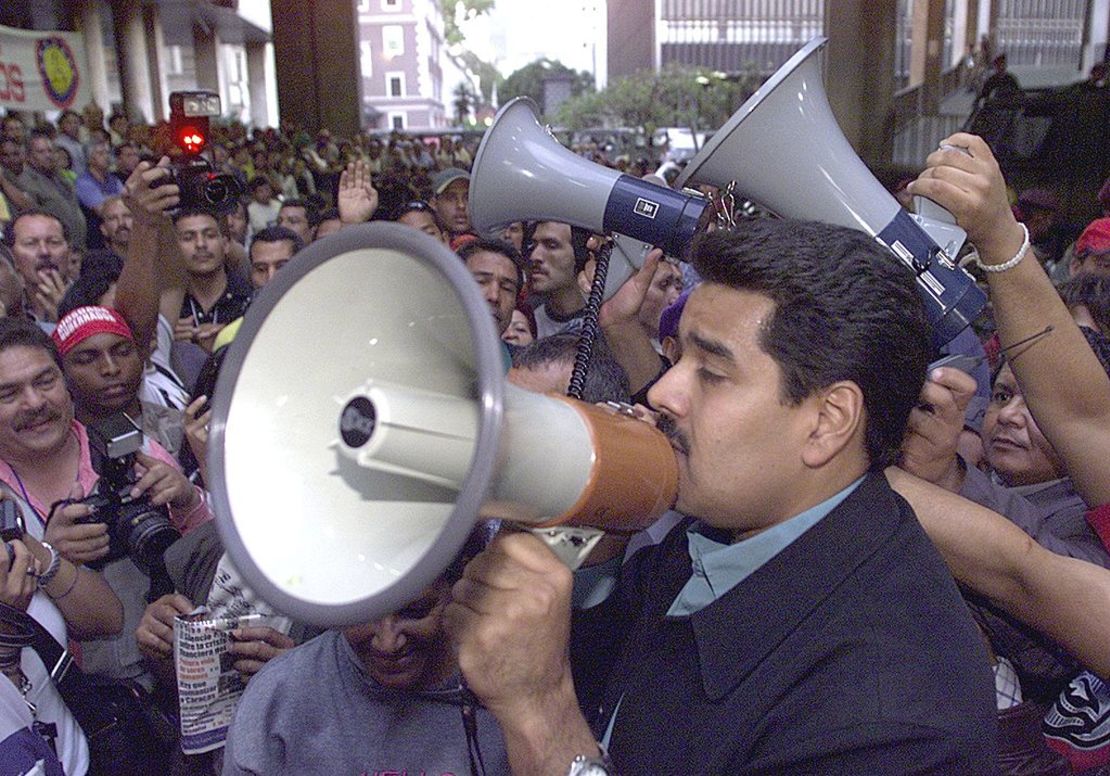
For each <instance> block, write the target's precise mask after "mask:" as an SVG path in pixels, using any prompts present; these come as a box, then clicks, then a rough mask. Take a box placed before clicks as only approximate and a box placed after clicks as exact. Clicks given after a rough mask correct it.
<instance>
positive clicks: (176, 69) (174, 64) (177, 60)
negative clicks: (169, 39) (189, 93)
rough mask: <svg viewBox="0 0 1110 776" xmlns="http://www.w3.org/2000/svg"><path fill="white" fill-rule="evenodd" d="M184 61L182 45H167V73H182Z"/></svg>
mask: <svg viewBox="0 0 1110 776" xmlns="http://www.w3.org/2000/svg"><path fill="white" fill-rule="evenodd" d="M182 73H184V63H183V62H182V60H181V46H166V75H181V74H182Z"/></svg>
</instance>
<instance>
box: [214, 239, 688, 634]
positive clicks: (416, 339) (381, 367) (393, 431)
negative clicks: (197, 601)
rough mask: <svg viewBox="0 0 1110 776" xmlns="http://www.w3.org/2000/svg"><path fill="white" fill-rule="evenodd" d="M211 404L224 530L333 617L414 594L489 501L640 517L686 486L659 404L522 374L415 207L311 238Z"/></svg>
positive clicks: (263, 296) (260, 307)
mask: <svg viewBox="0 0 1110 776" xmlns="http://www.w3.org/2000/svg"><path fill="white" fill-rule="evenodd" d="M212 406H213V417H212V422H211V424H210V436H209V470H210V477H211V483H210V484H211V494H212V504H213V509H214V511H215V514H216V521H217V525H218V528H219V533H220V537H221V538H222V540H223V542H224V546H225V548H226V550H227V552H228V554H229V555H230V557H231V560H232V562H233V563H234V565H235V567H236V568H237V569H238V570H239V572H240V573H241V574H242V576H243V578H244V580H245V581H246V583H247V584H248V585H249V586H250V587H251V588H253V589H254V590H255V591H256V592H257V593H258V594H259V595H260V596H261V597H262V598H263V599H264V600H266V601H268V602H269V603H270V604H271V605H273V606H274V607H275V608H276V609H277V610H279V611H282V612H283V613H286V614H288V615H290V616H292V617H295V618H298V619H300V620H303V621H306V622H311V623H315V624H318V625H322V626H329V627H331V626H339V625H346V624H352V623H358V622H366V621H369V620H373V619H377V618H379V617H381V616H384V615H385V614H388V613H389V612H392V611H395V610H396V609H398V608H400V607H401V606H403V605H404V604H405V603H407V602H409V601H411V600H412V599H413V598H415V597H416V596H417V595H418V594H419V593H420V591H421V590H423V589H424V588H425V587H426V586H427V585H428V584H430V583H431V582H432V581H434V580H435V579H436V578H437V577H438V576H439V575H440V574H441V573H442V572H443V570H444V569H445V568H446V567H447V566H448V564H449V563H450V561H451V560H452V559H453V558H454V556H455V554H456V553H457V552H458V550H459V549H460V548H461V547H462V545H463V543H464V542H465V540H466V537H467V535H468V534H469V533H470V531H471V529H472V527H473V525H474V522H475V520H476V519H477V518H478V516H479V513H480V512H481V514H482V516H483V517H486V516H493V517H511V518H512V519H514V520H517V521H519V522H521V523H522V524H525V525H527V526H528V527H535V526H550V525H560V526H591V527H595V528H601V529H604V530H616V531H634V530H638V529H639V528H641V527H644V526H646V525H648V524H650V522H651V521H652V520H654V519H655V518H656V517H658V516H659V515H660V514H662V512H663V511H665V510H666V509H667V508H668V507H669V506H670V504H671V503H672V502H673V500H674V495H675V492H676V487H677V476H678V475H677V464H676V463H675V459H674V455H673V450H672V449H671V446H670V444H669V442H667V440H666V438H665V437H664V436H663V435H662V434H660V433H659V432H657V431H656V430H655V429H654V428H652V427H651V426H649V425H648V424H646V423H643V422H642V421H639V420H635V419H633V418H628V417H625V416H621V415H614V414H611V413H608V412H606V411H604V410H601V409H599V408H596V407H593V406H591V405H586V404H583V403H581V402H576V401H573V400H571V399H566V398H561V397H555V396H543V395H539V394H531V393H527V392H525V391H522V390H520V389H518V388H515V387H514V386H511V385H508V384H506V383H505V380H504V361H503V350H502V346H501V343H500V340H499V339H498V337H497V334H496V332H495V330H494V326H493V321H492V318H491V315H490V312H489V306H488V305H487V304H486V302H485V301H484V300H483V299H482V297H481V294H480V292H479V289H478V286H477V284H476V283H475V282H474V280H473V278H472V277H471V276H470V273H469V272H468V271H467V269H466V268H465V266H464V265H463V264H462V262H460V261H459V259H458V257H457V256H456V255H455V254H453V253H451V252H450V251H449V250H447V249H446V248H445V247H444V246H443V245H442V244H440V243H439V242H437V241H436V240H433V239H431V238H430V237H428V236H426V235H424V234H422V233H420V232H418V231H416V230H414V229H411V228H409V227H405V226H402V225H398V224H389V223H374V224H366V225H362V226H359V227H352V228H349V229H345V230H343V231H341V232H339V233H337V234H335V235H333V236H331V237H329V238H328V239H327V240H322V241H319V242H316V243H313V244H312V245H310V246H309V247H308V248H306V249H305V250H304V251H302V252H301V253H299V254H298V255H297V258H296V261H294V262H292V263H291V264H290V265H289V266H288V267H286V268H285V269H284V270H282V272H281V273H280V274H278V275H277V276H276V277H275V279H274V280H273V281H272V282H271V283H270V284H269V285H267V286H266V288H265V289H264V290H263V291H262V292H261V293H260V295H259V297H258V298H257V299H256V300H255V302H254V303H253V304H252V306H251V309H250V310H249V311H248V313H247V315H246V318H245V320H244V323H243V326H242V329H241V330H240V332H239V334H238V336H237V337H236V339H235V341H234V342H233V343H232V344H231V346H230V350H229V352H228V355H227V358H226V359H225V362H224V365H223V368H222V370H221V373H220V378H219V381H218V384H217V388H216V392H215V395H214V397H213V401H212Z"/></svg>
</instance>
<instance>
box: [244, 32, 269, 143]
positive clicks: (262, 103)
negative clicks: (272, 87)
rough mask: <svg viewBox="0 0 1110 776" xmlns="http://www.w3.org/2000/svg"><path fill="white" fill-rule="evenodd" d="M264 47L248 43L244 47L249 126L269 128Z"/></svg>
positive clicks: (263, 44) (261, 44) (259, 44)
mask: <svg viewBox="0 0 1110 776" xmlns="http://www.w3.org/2000/svg"><path fill="white" fill-rule="evenodd" d="M266 47H267V44H265V43H248V44H247V46H246V49H247V82H248V85H249V89H250V100H251V124H253V125H254V126H256V127H268V126H270V106H269V100H268V99H267V97H268V94H267V93H268V91H269V89H268V88H267V87H268V84H267V82H266Z"/></svg>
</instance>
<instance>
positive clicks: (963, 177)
mask: <svg viewBox="0 0 1110 776" xmlns="http://www.w3.org/2000/svg"><path fill="white" fill-rule="evenodd" d="M944 145H951V146H957V147H959V148H966V149H967V151H968V153H963V152H961V151H959V150H956V149H945V148H944V147H943V146H944ZM910 191H911V192H912V193H914V194H920V195H922V196H925V197H928V198H929V199H932V200H934V201H936V202H937V203H938V204H940V205H941V206H943V207H944V208H946V209H948V210H949V211H950V212H951V213H952V214H953V215H955V216H956V219H957V221H958V222H959V225H960V226H961V227H963V229H964V230H965V231H966V232H967V235H968V238H969V239H970V240H971V241H972V242H973V243H974V244H975V246H976V248H977V249H978V251H979V258H980V260H981V261H982V263H983V264H985V265H987V266H990V265H996V266H997V265H1000V264H1003V263H1004V262H1006V261H1008V260H1010V259H1011V258H1012V257H1014V256H1016V255H1017V254H1018V252H1019V250H1021V249H1022V247H1023V244H1024V243H1023V241H1024V238H1025V234H1024V232H1023V230H1022V227H1021V226H1020V225H1019V224H1018V223H1017V221H1016V220H1015V219H1014V216H1013V213H1012V212H1011V211H1010V207H1009V203H1008V201H1007V199H1006V184H1005V181H1004V180H1003V179H1002V173H1001V171H1000V169H999V167H998V163H997V162H996V161H995V159H994V155H993V154H992V153H991V150H990V148H989V147H988V146H987V144H986V143H985V142H984V141H983V140H982V139H981V138H979V137H976V136H975V135H969V134H966V133H957V134H955V135H952V136H951V137H948V138H946V139H945V140H944V141H943V142H942V148H941V150H938V151H934V152H933V153H932V154H930V155H929V158H928V160H927V167H926V169H925V171H924V172H922V173H921V176H920V177H919V178H918V179H917V180H916V181H914V182H913V183H911V184H910ZM1027 253H1028V251H1027ZM986 274H987V282H988V283H989V284H990V294H991V300H992V302H993V304H994V314H995V319H996V320H997V323H998V331H999V335H1000V337H1001V340H1002V345H1003V347H1005V346H1008V345H1012V344H1013V343H1015V342H1020V341H1021V340H1024V339H1026V338H1029V337H1034V336H1035V335H1037V334H1039V333H1040V332H1042V331H1044V330H1045V329H1046V328H1048V327H1051V332H1050V333H1049V334H1048V335H1046V336H1044V337H1041V338H1040V339H1037V340H1036V341H1034V342H1032V343H1031V344H1030V345H1029V346H1028V349H1027V350H1026V349H1025V348H1019V349H1018V351H1017V352H1016V353H1014V354H1013V356H1012V358H1011V362H1010V363H1011V364H1012V366H1013V370H1014V374H1015V375H1016V376H1017V379H1018V381H1019V382H1020V383H1021V387H1022V392H1023V393H1024V395H1025V400H1026V402H1027V403H1028V405H1029V409H1030V410H1031V411H1032V413H1033V415H1034V416H1035V417H1036V419H1037V425H1038V426H1040V428H1041V431H1043V432H1044V435H1045V437H1046V438H1047V439H1048V440H1049V441H1050V442H1051V443H1052V446H1053V447H1054V448H1056V451H1057V452H1058V453H1059V454H1060V456H1061V457H1062V458H1063V459H1064V462H1065V463H1066V465H1067V468H1068V472H1069V474H1070V475H1071V477H1072V479H1073V480H1074V482H1075V486H1076V489H1077V490H1078V491H1079V493H1080V494H1081V495H1082V496H1083V498H1084V499H1085V500H1086V501H1087V503H1088V504H1090V505H1092V506H1095V505H1098V504H1105V503H1107V502H1110V464H1108V463H1107V462H1108V461H1110V377H1107V374H1106V371H1105V370H1104V369H1103V368H1102V366H1101V364H1099V361H1098V358H1097V357H1096V356H1095V354H1094V353H1093V352H1092V351H1091V348H1090V346H1089V345H1088V344H1087V342H1086V340H1085V339H1084V337H1083V334H1082V333H1081V332H1080V331H1079V327H1078V326H1076V324H1075V323H1074V322H1073V321H1072V318H1071V314H1070V313H1069V312H1068V309H1067V307H1066V306H1065V305H1064V303H1063V302H1062V301H1061V300H1060V297H1059V295H1058V294H1057V293H1056V289H1055V288H1053V286H1052V283H1051V281H1050V280H1049V279H1048V276H1047V275H1045V273H1044V270H1043V269H1042V268H1041V266H1040V264H1039V263H1038V262H1037V261H1036V259H1035V258H1034V257H1033V256H1032V255H1027V256H1026V258H1024V259H1023V260H1022V261H1020V262H1018V263H1017V265H1016V266H1013V267H1011V268H1009V269H1006V270H1004V271H1001V272H987V273H986Z"/></svg>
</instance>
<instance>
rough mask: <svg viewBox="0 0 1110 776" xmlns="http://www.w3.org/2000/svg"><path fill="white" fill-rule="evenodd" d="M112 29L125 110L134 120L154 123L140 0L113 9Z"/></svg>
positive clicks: (118, 1) (129, 0) (126, 0)
mask: <svg viewBox="0 0 1110 776" xmlns="http://www.w3.org/2000/svg"><path fill="white" fill-rule="evenodd" d="M112 27H113V31H114V33H115V39H116V61H117V62H118V66H119V77H120V91H121V92H122V93H123V106H124V109H125V110H126V112H127V115H128V116H130V117H131V119H132V120H134V121H145V122H147V123H150V122H152V121H153V120H154V107H153V104H152V103H153V98H152V95H151V89H150V73H149V70H148V67H149V57H148V55H147V47H146V30H145V29H143V13H142V6H141V3H140V0H116V2H115V3H114V4H113V5H112Z"/></svg>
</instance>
